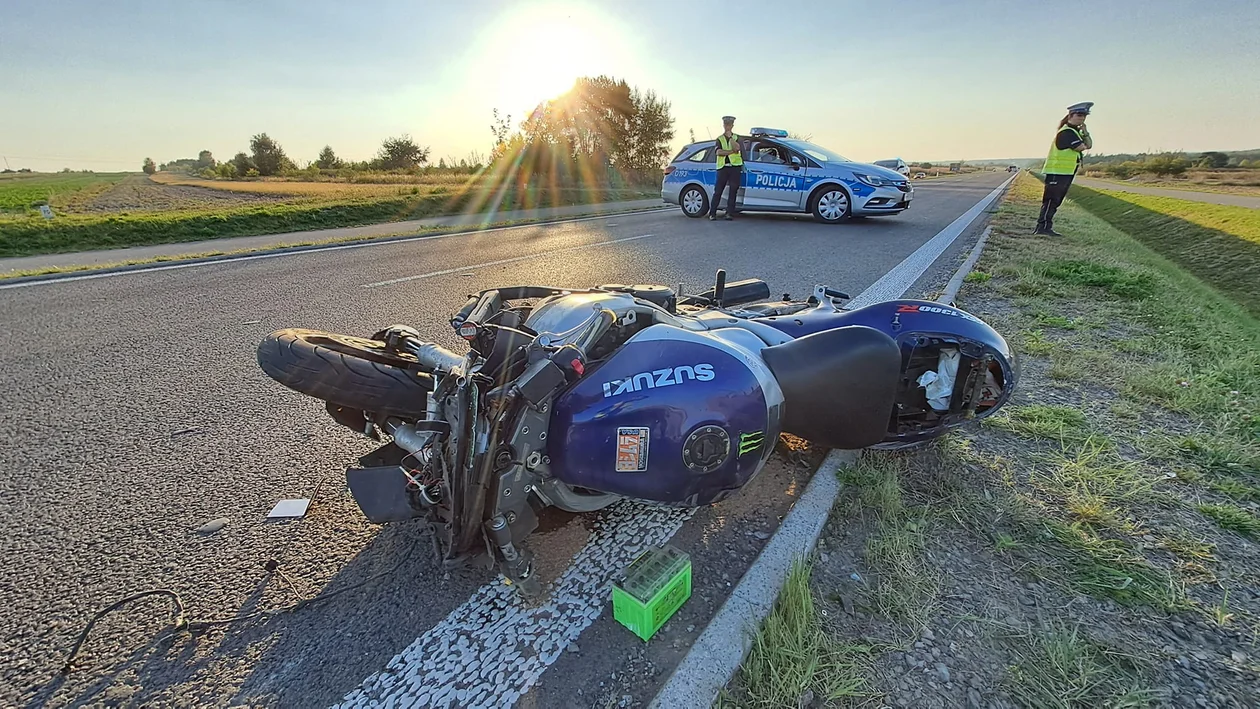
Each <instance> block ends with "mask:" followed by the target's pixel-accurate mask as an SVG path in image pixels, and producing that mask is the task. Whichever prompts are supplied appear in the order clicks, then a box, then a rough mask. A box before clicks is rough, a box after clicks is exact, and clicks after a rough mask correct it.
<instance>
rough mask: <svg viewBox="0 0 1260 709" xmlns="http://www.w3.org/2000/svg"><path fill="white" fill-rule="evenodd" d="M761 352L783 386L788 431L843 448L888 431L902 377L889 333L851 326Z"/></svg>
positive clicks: (880, 437) (877, 439) (863, 444)
mask: <svg viewBox="0 0 1260 709" xmlns="http://www.w3.org/2000/svg"><path fill="white" fill-rule="evenodd" d="M761 356H762V358H763V359H764V360H765V362H766V364H767V365H768V366H769V367H770V371H771V372H773V373H774V378H775V379H776V380H777V381H778V383H779V388H780V389H782V390H783V400H784V401H783V416H782V419H781V425H782V429H783V431H784V432H785V433H790V434H792V435H794V436H800V437H801V438H804V439H805V440H807V441H811V442H813V443H817V444H819V445H824V446H827V447H829V448H840V449H843V450H856V449H859V448H866V447H867V446H872V445H875V444H877V443H879V442H881V441H882V440H883V439H884V437H885V436H886V435H887V433H888V426H889V421H890V420H891V417H892V411H893V406H894V404H895V403H896V398H897V384H898V380H899V378H900V376H901V350H900V348H898V346H897V343H896V341H894V340H893V339H892V338H891V337H889V336H888V335H886V334H884V333H882V332H880V331H879V330H876V329H874V328H871V327H866V326H863V325H851V326H848V327H841V328H836V329H834V330H824V331H822V332H816V333H814V334H812V335H806V336H805V337H801V338H798V339H795V340H792V341H791V342H786V343H784V344H781V345H775V346H773V347H767V348H765V349H763V350H762V351H761Z"/></svg>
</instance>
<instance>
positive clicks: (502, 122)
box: [490, 108, 512, 152]
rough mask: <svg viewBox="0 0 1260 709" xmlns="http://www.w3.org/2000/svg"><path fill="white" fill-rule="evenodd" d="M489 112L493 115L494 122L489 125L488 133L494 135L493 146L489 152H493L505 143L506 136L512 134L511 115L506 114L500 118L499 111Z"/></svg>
mask: <svg viewBox="0 0 1260 709" xmlns="http://www.w3.org/2000/svg"><path fill="white" fill-rule="evenodd" d="M491 112H492V113H493V114H494V120H493V121H492V122H491V123H490V132H491V133H492V134H494V145H493V146H492V147H491V152H494V151H496V150H498V149H499V146H501V145H503V144H504V143H506V142H507V140H508V135H509V134H511V132H512V115H511V114H508V115H505V116H503V117H502V118H500V117H499V109H497V108H495V109H491Z"/></svg>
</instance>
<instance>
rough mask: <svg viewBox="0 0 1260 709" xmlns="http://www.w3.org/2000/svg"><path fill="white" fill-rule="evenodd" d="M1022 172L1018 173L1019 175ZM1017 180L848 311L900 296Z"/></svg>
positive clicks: (919, 251)
mask: <svg viewBox="0 0 1260 709" xmlns="http://www.w3.org/2000/svg"><path fill="white" fill-rule="evenodd" d="M1018 174H1019V173H1016V175H1018ZM1014 179H1015V175H1012V176H1011V177H1009V178H1007V180H1006V182H1003V183H1002V184H1001V185H999V186H998V187H997V188H996V189H994V190H993V191H992V192H990V193H989V194H988V195H987V196H985V198H984V199H982V200H980V201H979V202H976V204H975V206H973V207H972V208H971V209H968V210H967V211H966V212H963V214H962V216H960V217H958V218H957V219H955V220H954V221H952V222H950V224H949V226H947V227H945V228H944V229H941V230H940V231H939V232H937V234H936V236H934V237H932V238H931V239H928V241H927V243H925V244H924V245H922V246H920V247H919V248H918V249H916V250H915V252H914V253H912V254H910V255H909V256H907V257H906V258H905V260H904V261H902V262H901V263H899V264H897V265H896V266H893V268H892V270H891V271H889V272H888V273H885V274H884V275H883V276H882V277H881V278H880V279H879V280H878V281H875V282H874V283H872V284H871V286H870V287H869V288H867V289H866V290H864V291H862V292H861V293H860V294H859V295H858V296H857V297H856V298H854V299H853V300H850V301H849V302H848V303H845V305H844V307H845V309H846V310H856V309H858V308H861V307H863V306H865V305H870V304H871V303H878V302H881V301H885V300H895V299H897V298H900V297H901V296H902V294H903V293H905V292H906V290H907V289H909V288H910V286H912V285H914V282H915V281H917V280H919V277H920V276H922V275H923V274H924V273H926V272H927V270H928V268H929V267H930V266H931V265H932V264H933V263H934V262H935V261H936V259H937V258H939V257H940V255H941V254H943V253H945V249H948V248H949V245H950V244H952V243H954V239H957V238H958V236H959V235H960V234H962V233H963V231H965V230H966V229H967V227H968V226H970V225H971V222H972V221H974V220H975V218H976V217H978V216H980V213H981V212H983V211H984V210H985V209H986V208H988V206H989V204H991V203H992V202H993V200H995V199H997V196H998V195H999V194H1001V193H1002V190H1004V189H1006V186H1007V185H1008V184H1010V182H1011V180H1014Z"/></svg>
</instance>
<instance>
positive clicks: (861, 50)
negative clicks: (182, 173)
mask: <svg viewBox="0 0 1260 709" xmlns="http://www.w3.org/2000/svg"><path fill="white" fill-rule="evenodd" d="M3 11H4V14H3V19H2V20H0V156H3V158H4V159H5V160H6V161H7V163H8V165H9V166H11V167H12V168H13V169H18V168H19V167H29V168H31V169H33V170H37V171H55V170H60V169H62V168H63V167H69V168H71V169H75V170H79V169H92V170H98V171H108V170H136V169H139V167H140V164H141V161H142V160H143V159H144V158H145V157H152V158H153V159H154V160H155V161H157V162H159V163H160V162H165V161H169V160H173V159H177V158H182V157H196V155H197V153H198V152H199V151H200V150H210V151H211V152H212V153H213V154H214V155H215V157H217V158H218V159H220V160H222V159H227V158H230V157H231V156H232V155H233V154H235V153H236V152H237V151H241V150H244V151H246V152H248V145H249V139H250V137H251V136H253V135H255V134H257V133H261V132H266V133H267V134H269V135H270V136H271V137H272V138H274V139H275V140H277V141H278V142H279V143H280V144H281V146H282V147H283V148H284V149H285V151H286V152H287V153H288V155H289V156H290V157H291V158H293V159H294V160H295V161H296V162H297V163H298V164H299V165H302V164H305V162H306V161H309V160H314V159H315V156H316V155H317V154H318V152H319V150H320V148H322V147H323V146H324V145H331V146H332V147H333V149H334V150H335V151H336V152H337V153H338V155H340V156H342V157H343V158H347V159H354V160H363V159H368V158H370V157H371V156H372V155H373V154H374V153H375V151H376V149H377V147H378V146H379V145H380V142H381V140H382V139H384V138H386V137H390V136H396V135H402V134H404V133H406V134H409V135H411V136H412V137H413V138H414V139H415V140H416V141H417V142H418V143H420V144H421V145H426V146H429V147H430V148H431V157H430V159H431V161H432V162H434V163H436V162H437V160H438V159H439V158H442V157H446V158H450V157H454V158H456V159H459V158H463V157H467V156H469V155H470V153H473V152H474V151H476V152H479V153H480V154H481V155H482V156H484V155H486V154H487V153H488V152H489V150H490V147H491V145H492V140H493V138H492V134H491V131H490V124H491V121H492V110H493V109H496V108H497V109H499V112H500V114H509V115H510V116H511V118H512V122H513V124H518V123H519V121H520V119H522V118H523V117H524V116H525V115H527V114H528V112H529V110H530V109H532V108H533V106H534V105H536V104H537V103H538V102H539V101H541V100H544V99H546V98H550V97H552V96H555V95H557V94H559V93H562V92H563V91H564V90H565V89H566V88H567V87H568V86H570V85H571V84H572V81H573V79H574V78H575V77H577V76H582V75H586V76H591V75H598V74H607V75H611V76H615V77H617V78H621V79H625V80H626V81H627V82H628V83H630V84H631V85H634V86H638V87H639V88H641V89H651V90H654V91H656V92H657V93H658V94H659V95H660V96H661V97H663V98H664V99H666V100H668V101H669V102H670V104H671V108H672V113H673V115H674V118H675V124H674V129H675V137H674V140H673V141H672V143H671V148H674V149H676V148H680V147H681V146H682V145H683V144H685V142H687V140H688V138H689V131H691V130H693V131H695V135H696V137H697V138H699V139H703V138H707V137H709V136H711V135H716V134H717V133H718V132H720V131H721V116H723V115H725V114H732V115H734V116H736V117H737V119H738V120H737V123H736V130H737V132H738V131H739V130H741V129H742V130H745V131H746V130H747V129H749V128H751V127H753V126H766V127H773V128H784V129H787V130H790V131H792V132H795V133H801V134H808V135H811V136H812V138H813V140H814V142H817V143H819V144H821V145H824V146H826V147H828V148H830V149H832V150H834V151H836V152H838V153H840V154H842V155H845V156H847V157H849V158H851V159H854V160H860V161H873V160H879V159H885V158H892V157H901V158H903V159H905V160H907V161H910V162H918V161H938V162H939V161H945V160H958V159H965V160H983V159H998V158H1028V157H1039V156H1043V155H1044V154H1045V152H1046V148H1047V147H1048V144H1049V141H1050V138H1051V136H1052V134H1053V132H1054V129H1055V126H1056V125H1057V122H1058V120H1059V119H1060V118H1061V117H1062V116H1063V114H1064V112H1065V111H1064V109H1065V108H1066V107H1067V106H1068V105H1070V104H1073V103H1076V102H1078V101H1094V102H1095V103H1096V105H1095V106H1094V113H1093V115H1092V116H1091V117H1090V119H1089V122H1088V125H1089V129H1090V133H1091V135H1092V136H1093V138H1094V144H1095V153H1096V154H1106V153H1122V152H1143V151H1161V150H1185V151H1187V152H1197V151H1203V150H1241V149H1252V148H1260V2H1257V1H1256V0H1208V1H1206V2H1198V3H1188V2H1184V0H1141V1H1132V0H1094V1H1093V2H1078V1H1077V0H1058V1H1056V2H1044V3H1043V2H1011V1H1008V0H1001V1H999V0H992V1H988V0H986V1H980V0H952V1H950V2H939V1H932V2H929V1H927V0H902V1H901V2H897V3H889V2H878V3H876V2H870V1H866V2H855V1H852V0H820V1H805V0H799V1H794V0H760V1H753V0H726V1H724V2H710V1H700V0H510V1H509V0H498V1H492V0H440V1H439V0H411V1H403V0H358V1H356V2H346V1H345V0H248V1H247V0H217V1H207V0H180V2H159V1H157V0H115V1H113V2H99V1H98V0H38V1H31V0H4V2H3Z"/></svg>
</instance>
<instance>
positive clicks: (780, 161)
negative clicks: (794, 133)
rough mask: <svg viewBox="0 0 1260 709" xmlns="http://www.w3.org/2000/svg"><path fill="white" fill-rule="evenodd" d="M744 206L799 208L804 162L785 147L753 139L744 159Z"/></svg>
mask: <svg viewBox="0 0 1260 709" xmlns="http://www.w3.org/2000/svg"><path fill="white" fill-rule="evenodd" d="M744 170H745V171H746V172H747V173H748V175H747V177H746V178H745V179H744V206H745V207H749V208H751V207H761V208H768V209H791V210H794V209H799V208H800V207H801V204H802V200H804V199H805V196H804V195H805V163H804V161H803V160H802V158H801V157H800V156H799V155H797V154H795V153H793V152H792V151H791V150H789V149H788V148H787V147H786V146H784V145H780V144H778V143H775V142H773V141H769V140H754V141H753V142H752V146H751V148H750V149H749V151H748V157H747V158H745V159H744Z"/></svg>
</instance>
